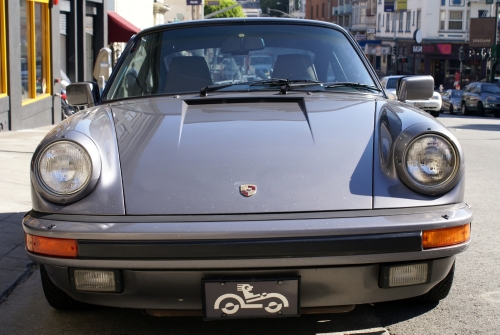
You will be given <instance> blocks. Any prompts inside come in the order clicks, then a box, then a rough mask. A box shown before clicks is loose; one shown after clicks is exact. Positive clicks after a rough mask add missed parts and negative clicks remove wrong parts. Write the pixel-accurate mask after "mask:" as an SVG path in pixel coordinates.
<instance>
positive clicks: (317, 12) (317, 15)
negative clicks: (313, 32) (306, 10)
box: [316, 5, 319, 18]
mask: <svg viewBox="0 0 500 335" xmlns="http://www.w3.org/2000/svg"><path fill="white" fill-rule="evenodd" d="M316 18H319V5H316Z"/></svg>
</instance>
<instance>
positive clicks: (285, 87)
mask: <svg viewBox="0 0 500 335" xmlns="http://www.w3.org/2000/svg"><path fill="white" fill-rule="evenodd" d="M259 85H268V86H271V87H272V86H280V94H286V92H287V91H291V90H292V88H294V87H304V86H316V85H321V86H323V83H322V82H321V81H317V80H312V79H292V80H289V79H265V80H259V81H256V82H253V83H252V84H250V85H249V86H259Z"/></svg>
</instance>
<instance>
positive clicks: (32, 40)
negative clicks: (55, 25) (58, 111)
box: [2, 0, 52, 106]
mask: <svg viewBox="0 0 500 335" xmlns="http://www.w3.org/2000/svg"><path fill="white" fill-rule="evenodd" d="M2 1H3V0H2ZM37 2H38V3H41V8H42V13H41V16H42V17H41V19H42V31H41V34H42V43H43V45H42V59H43V63H42V73H43V74H44V75H45V94H48V95H50V94H51V93H52V76H51V67H50V60H51V58H52V55H51V52H50V40H51V33H50V9H49V5H48V2H49V1H48V0H47V1H45V0H27V3H26V4H27V6H26V7H27V13H26V14H27V15H26V21H27V22H26V24H27V28H26V29H27V32H28V36H27V38H28V87H29V89H28V92H29V97H28V99H26V100H24V101H23V103H22V104H23V106H24V105H25V104H29V103H31V102H32V101H31V100H33V101H38V100H40V99H39V98H40V97H43V96H45V94H42V95H38V96H37V95H36V80H37V78H36V25H35V3H37ZM40 84H41V85H42V83H40Z"/></svg>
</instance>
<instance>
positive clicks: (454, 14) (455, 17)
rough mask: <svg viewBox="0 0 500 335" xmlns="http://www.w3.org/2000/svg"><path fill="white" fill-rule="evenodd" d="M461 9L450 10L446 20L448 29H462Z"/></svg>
mask: <svg viewBox="0 0 500 335" xmlns="http://www.w3.org/2000/svg"><path fill="white" fill-rule="evenodd" d="M463 14H464V12H463V11H454V10H451V11H450V19H449V22H448V29H449V30H462V29H463V28H462V25H463Z"/></svg>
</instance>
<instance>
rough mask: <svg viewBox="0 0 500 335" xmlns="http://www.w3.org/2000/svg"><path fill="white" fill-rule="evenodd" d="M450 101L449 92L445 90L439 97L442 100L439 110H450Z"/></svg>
mask: <svg viewBox="0 0 500 335" xmlns="http://www.w3.org/2000/svg"><path fill="white" fill-rule="evenodd" d="M450 99H451V90H447V91H446V92H444V93H443V95H442V96H441V100H442V104H441V110H443V111H447V110H448V109H450Z"/></svg>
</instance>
